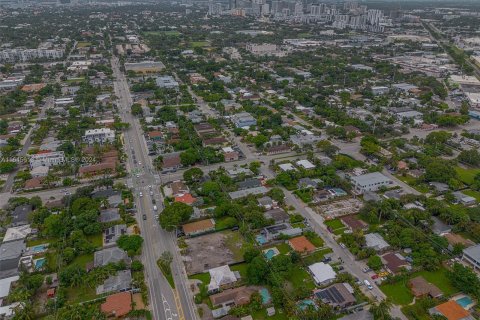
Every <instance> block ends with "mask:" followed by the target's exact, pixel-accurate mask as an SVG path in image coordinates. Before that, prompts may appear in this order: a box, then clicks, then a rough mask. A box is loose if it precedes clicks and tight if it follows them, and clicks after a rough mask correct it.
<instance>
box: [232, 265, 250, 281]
mask: <svg viewBox="0 0 480 320" xmlns="http://www.w3.org/2000/svg"><path fill="white" fill-rule="evenodd" d="M230 269H231V270H232V271H238V272H239V273H240V275H241V276H242V279H245V278H246V277H247V264H246V263H239V264H236V265H233V266H230Z"/></svg>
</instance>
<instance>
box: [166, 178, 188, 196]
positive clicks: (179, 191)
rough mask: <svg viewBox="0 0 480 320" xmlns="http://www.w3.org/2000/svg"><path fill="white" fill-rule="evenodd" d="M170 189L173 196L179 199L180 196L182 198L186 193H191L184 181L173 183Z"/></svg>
mask: <svg viewBox="0 0 480 320" xmlns="http://www.w3.org/2000/svg"><path fill="white" fill-rule="evenodd" d="M170 188H171V189H172V195H173V196H174V197H178V196H181V195H183V194H185V193H189V192H190V190H189V189H188V187H187V185H186V184H185V183H183V181H180V180H176V181H173V182H172V183H171V184H170Z"/></svg>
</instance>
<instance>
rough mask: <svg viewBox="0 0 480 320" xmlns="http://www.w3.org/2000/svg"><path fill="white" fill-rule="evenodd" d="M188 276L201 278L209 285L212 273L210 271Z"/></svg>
mask: <svg viewBox="0 0 480 320" xmlns="http://www.w3.org/2000/svg"><path fill="white" fill-rule="evenodd" d="M188 278H189V279H197V280H200V281H202V283H203V284H204V285H208V284H209V283H210V273H208V272H204V273H199V274H195V275H193V276H189V277H188Z"/></svg>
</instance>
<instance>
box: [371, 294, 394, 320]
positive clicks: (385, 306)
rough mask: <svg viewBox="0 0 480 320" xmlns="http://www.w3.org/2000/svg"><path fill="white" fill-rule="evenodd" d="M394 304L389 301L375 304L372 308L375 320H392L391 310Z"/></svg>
mask: <svg viewBox="0 0 480 320" xmlns="http://www.w3.org/2000/svg"><path fill="white" fill-rule="evenodd" d="M391 307H392V303H391V302H390V300H389V299H386V300H383V301H381V302H380V303H379V304H373V305H372V306H371V307H370V312H371V313H372V314H373V318H374V319H375V320H391V319H392V316H390V309H391Z"/></svg>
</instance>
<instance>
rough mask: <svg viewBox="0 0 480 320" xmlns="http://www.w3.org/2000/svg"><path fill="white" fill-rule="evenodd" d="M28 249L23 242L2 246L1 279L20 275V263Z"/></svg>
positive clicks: (0, 247) (0, 257)
mask: <svg viewBox="0 0 480 320" xmlns="http://www.w3.org/2000/svg"><path fill="white" fill-rule="evenodd" d="M26 249H27V246H26V244H25V242H24V241H23V240H16V241H9V242H3V243H2V244H1V245H0V279H3V278H6V277H12V276H15V275H17V274H18V263H19V261H20V257H21V256H22V254H23V253H24V252H25V250H26Z"/></svg>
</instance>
